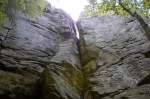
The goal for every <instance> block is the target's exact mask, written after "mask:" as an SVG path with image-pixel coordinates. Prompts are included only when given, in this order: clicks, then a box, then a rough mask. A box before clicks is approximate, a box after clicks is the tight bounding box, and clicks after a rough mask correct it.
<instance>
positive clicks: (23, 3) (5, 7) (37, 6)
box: [0, 0, 46, 24]
mask: <svg viewBox="0 0 150 99" xmlns="http://www.w3.org/2000/svg"><path fill="white" fill-rule="evenodd" d="M45 6H46V2H45V0H0V24H2V23H3V22H4V20H5V19H7V18H10V17H12V16H15V14H16V12H18V11H21V12H23V13H24V14H26V15H27V16H30V17H33V16H35V15H41V14H42V12H43V10H44V8H45Z"/></svg>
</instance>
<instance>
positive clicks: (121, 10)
mask: <svg viewBox="0 0 150 99" xmlns="http://www.w3.org/2000/svg"><path fill="white" fill-rule="evenodd" d="M90 1H91V0H90ZM94 2H95V0H94ZM93 4H95V5H94V6H95V7H94V10H91V5H93ZM95 10H96V14H95ZM95 15H97V16H102V15H121V16H128V15H131V16H132V17H134V18H136V19H137V21H138V22H139V23H140V25H141V26H142V28H143V30H144V32H145V35H146V36H147V38H148V39H149V40H150V28H149V26H148V24H147V23H146V22H145V21H144V19H143V18H142V17H148V18H150V0H101V2H100V3H91V2H90V5H88V6H86V7H85V10H84V11H83V12H82V14H81V17H85V16H95Z"/></svg>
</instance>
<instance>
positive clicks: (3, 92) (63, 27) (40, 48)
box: [0, 7, 81, 99]
mask: <svg viewBox="0 0 150 99" xmlns="http://www.w3.org/2000/svg"><path fill="white" fill-rule="evenodd" d="M0 40H1V42H0V45H1V49H0V99H27V98H28V99H38V98H40V97H43V95H44V96H45V97H47V96H49V95H50V96H49V97H54V94H53V92H51V91H50V90H49V91H48V92H45V90H48V88H47V86H51V87H52V88H51V89H53V88H54V89H53V90H54V91H57V92H58V93H59V95H60V94H61V96H62V97H63V98H67V97H68V96H69V97H75V98H76V99H78V98H79V95H78V94H77V93H76V92H74V89H75V88H72V87H69V86H72V85H71V81H70V79H68V78H67V77H66V76H70V75H71V74H69V73H67V72H70V73H72V74H73V73H74V72H75V71H79V70H78V69H79V68H80V67H81V66H80V62H79V58H78V56H79V52H78V48H77V45H76V43H77V38H76V32H75V28H74V22H73V20H72V19H71V18H70V16H69V15H67V14H66V13H65V12H64V11H62V10H60V9H54V8H51V7H47V8H46V10H45V12H44V15H43V16H40V17H36V18H33V19H30V18H28V17H26V16H25V15H23V14H22V13H18V14H17V16H16V18H15V20H13V21H12V20H10V21H8V22H7V23H6V24H5V25H4V26H3V29H2V30H1V31H0ZM45 69H48V70H45ZM43 71H44V72H45V71H50V73H51V75H48V74H46V75H45V73H43ZM71 71H72V72H71ZM65 72H66V74H64V73H65ZM43 75H44V76H43ZM47 75H48V77H46V76H47ZM51 77H52V79H53V80H54V83H53V84H52V85H49V83H51V82H52V81H51V80H50V81H48V85H44V84H47V83H46V82H47V80H46V81H45V79H47V78H48V79H49V78H51ZM41 78H42V79H41ZM67 80H69V81H70V83H69V82H67ZM43 83H44V84H43ZM44 86H46V89H44V91H43V87H44ZM71 92H72V94H71ZM41 93H42V94H41ZM43 93H44V94H43ZM59 95H58V96H59ZM45 97H43V99H44V98H45ZM45 99H47V98H45ZM53 99H54V98H53Z"/></svg>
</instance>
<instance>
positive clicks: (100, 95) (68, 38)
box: [0, 7, 150, 99]
mask: <svg viewBox="0 0 150 99" xmlns="http://www.w3.org/2000/svg"><path fill="white" fill-rule="evenodd" d="M148 21H149V20H147V22H148ZM77 27H78V29H79V33H80V39H79V40H78V39H77V37H76V30H75V26H74V22H73V20H72V19H71V18H70V16H69V15H67V14H66V13H65V12H64V11H62V10H60V9H54V8H51V7H47V8H46V9H45V12H44V15H43V16H39V17H36V18H32V19H31V18H28V17H26V16H25V15H24V14H22V13H17V15H16V17H15V20H9V21H8V22H6V24H5V25H4V26H3V27H2V29H1V30H0V99H27V98H28V99H149V98H150V66H149V64H150V42H149V41H148V40H147V38H146V37H145V36H144V34H143V30H142V28H141V26H140V25H139V24H138V22H137V21H136V20H135V19H134V18H130V17H120V16H103V17H91V18H82V19H80V20H79V21H78V22H77Z"/></svg>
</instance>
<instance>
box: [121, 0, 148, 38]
mask: <svg viewBox="0 0 150 99" xmlns="http://www.w3.org/2000/svg"><path fill="white" fill-rule="evenodd" d="M119 5H120V6H121V7H122V8H123V9H124V10H125V11H126V12H128V13H129V14H130V15H131V16H132V17H135V18H136V19H137V21H138V22H139V23H140V25H141V26H142V28H143V30H144V32H145V35H146V37H147V38H148V40H150V28H149V26H148V24H147V23H146V22H145V21H144V19H143V18H142V16H140V15H139V14H138V13H137V12H136V11H135V12H132V11H131V10H130V9H128V8H126V6H124V5H123V4H122V1H121V0H119Z"/></svg>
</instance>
